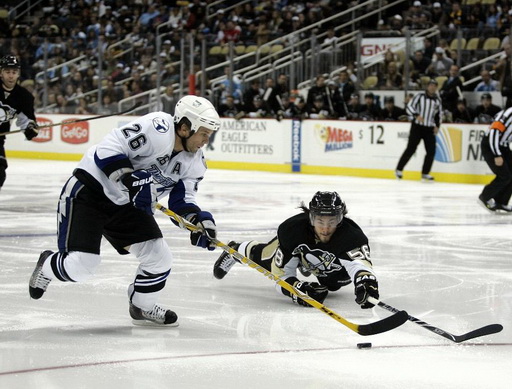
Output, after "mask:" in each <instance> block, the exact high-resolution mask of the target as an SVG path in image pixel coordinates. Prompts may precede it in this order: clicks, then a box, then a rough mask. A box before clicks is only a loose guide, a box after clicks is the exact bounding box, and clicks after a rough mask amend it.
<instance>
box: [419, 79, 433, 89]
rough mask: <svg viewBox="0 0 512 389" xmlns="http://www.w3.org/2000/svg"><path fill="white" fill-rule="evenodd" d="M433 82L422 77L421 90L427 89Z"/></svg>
mask: <svg viewBox="0 0 512 389" xmlns="http://www.w3.org/2000/svg"><path fill="white" fill-rule="evenodd" d="M430 80H431V78H430V77H429V76H421V77H420V86H421V89H426V88H427V85H428V82H429V81H430Z"/></svg>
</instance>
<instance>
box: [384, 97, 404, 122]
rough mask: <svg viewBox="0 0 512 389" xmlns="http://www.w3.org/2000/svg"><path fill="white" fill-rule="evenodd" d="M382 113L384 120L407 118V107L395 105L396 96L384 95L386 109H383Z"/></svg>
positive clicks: (402, 119)
mask: <svg viewBox="0 0 512 389" xmlns="http://www.w3.org/2000/svg"><path fill="white" fill-rule="evenodd" d="M381 115H382V120H393V121H398V120H401V121H404V120H407V114H406V113H405V109H403V108H401V107H397V106H396V105H395V98H394V97H393V96H386V97H384V109H383V110H382V111H381Z"/></svg>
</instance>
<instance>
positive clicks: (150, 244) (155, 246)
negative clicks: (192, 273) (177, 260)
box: [130, 238, 172, 274]
mask: <svg viewBox="0 0 512 389" xmlns="http://www.w3.org/2000/svg"><path fill="white" fill-rule="evenodd" d="M130 252H131V253H133V254H134V255H135V256H136V257H137V259H138V260H139V261H140V266H139V270H140V271H142V272H148V273H152V274H158V273H165V272H168V271H170V270H171V266H172V253H171V250H170V249H169V246H167V244H166V243H165V242H164V240H163V239H162V238H157V239H152V240H147V241H145V242H140V243H135V244H133V245H132V246H131V248H130Z"/></svg>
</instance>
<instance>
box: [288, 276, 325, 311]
mask: <svg viewBox="0 0 512 389" xmlns="http://www.w3.org/2000/svg"><path fill="white" fill-rule="evenodd" d="M293 286H294V287H295V289H298V290H300V291H301V292H302V293H304V294H307V295H308V296H309V297H311V298H313V299H315V300H316V301H318V302H319V303H323V302H324V300H325V298H326V297H327V294H329V291H328V290H327V286H323V285H320V284H319V283H318V282H307V281H295V282H294V283H293ZM291 297H292V300H293V302H294V303H297V304H299V305H302V306H304V307H311V305H309V304H308V303H307V302H305V301H304V300H303V299H301V298H300V297H298V296H296V295H294V294H292V295H291Z"/></svg>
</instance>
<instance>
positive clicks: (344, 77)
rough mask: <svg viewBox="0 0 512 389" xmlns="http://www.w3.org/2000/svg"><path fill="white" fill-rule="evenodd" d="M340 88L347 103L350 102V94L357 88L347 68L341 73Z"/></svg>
mask: <svg viewBox="0 0 512 389" xmlns="http://www.w3.org/2000/svg"><path fill="white" fill-rule="evenodd" d="M338 88H339V90H340V94H341V96H342V98H343V100H344V101H345V103H348V102H349V100H350V96H351V95H352V94H353V93H354V91H355V89H356V88H355V86H354V83H353V82H352V81H351V80H350V78H349V74H348V72H347V71H346V70H342V71H341V72H340V74H339V79H338Z"/></svg>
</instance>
